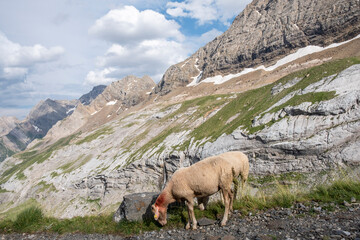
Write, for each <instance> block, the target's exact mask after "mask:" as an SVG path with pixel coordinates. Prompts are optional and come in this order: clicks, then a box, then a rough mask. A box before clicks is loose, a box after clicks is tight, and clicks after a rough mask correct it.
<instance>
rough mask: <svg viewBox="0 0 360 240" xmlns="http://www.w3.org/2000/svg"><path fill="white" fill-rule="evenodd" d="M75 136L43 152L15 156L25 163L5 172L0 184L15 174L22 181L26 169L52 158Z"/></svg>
mask: <svg viewBox="0 0 360 240" xmlns="http://www.w3.org/2000/svg"><path fill="white" fill-rule="evenodd" d="M75 136H76V135H70V136H67V137H64V138H61V139H59V140H58V141H57V142H55V143H54V144H53V145H51V146H49V147H47V148H45V149H44V150H42V151H26V152H23V153H18V154H16V155H15V156H16V157H17V158H19V159H21V160H23V161H22V162H21V163H19V164H16V165H15V166H13V167H11V168H9V169H7V170H6V171H4V173H3V174H2V175H1V178H0V184H1V183H4V182H6V181H8V180H9V179H10V178H11V176H13V175H14V174H16V176H17V177H18V178H19V177H20V179H22V178H23V177H24V176H25V175H24V173H23V172H24V170H25V169H27V168H29V167H31V165H33V164H34V163H38V164H40V163H43V162H44V161H46V160H47V159H48V158H49V157H50V156H51V154H52V153H53V152H54V151H56V150H58V149H60V148H62V147H64V146H67V145H68V144H69V143H70V141H71V140H72V139H73V138H74V137H75Z"/></svg>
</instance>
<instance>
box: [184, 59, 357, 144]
mask: <svg viewBox="0 0 360 240" xmlns="http://www.w3.org/2000/svg"><path fill="white" fill-rule="evenodd" d="M358 63H360V59H359V58H356V57H354V58H348V59H342V60H338V61H333V62H329V63H325V64H323V65H320V66H316V67H313V68H310V69H306V70H301V71H298V72H295V73H292V74H290V75H288V76H286V77H284V78H282V79H280V80H279V81H277V82H275V83H273V84H269V85H267V86H264V87H261V88H258V89H254V90H250V91H247V92H244V93H241V94H238V96H237V98H236V99H234V100H233V101H231V102H230V103H229V104H227V105H226V106H224V107H223V108H222V109H221V110H220V111H219V112H218V113H217V114H216V115H215V116H213V117H212V118H210V119H209V120H208V121H206V122H205V123H203V124H202V125H200V126H199V127H198V128H196V129H195V130H194V131H193V132H192V133H191V137H193V138H194V139H195V140H201V139H204V138H207V137H210V138H211V140H216V139H217V138H218V137H219V136H221V135H222V134H223V133H226V134H230V133H231V132H233V131H234V130H235V129H236V128H238V127H240V126H242V127H243V128H244V129H247V130H248V131H249V133H254V132H256V131H258V130H261V129H262V128H264V126H259V127H251V124H252V120H253V119H254V118H255V117H256V116H258V115H260V114H261V113H264V112H265V111H266V110H267V109H268V108H270V107H271V106H273V105H274V104H275V103H276V102H278V101H279V100H281V99H282V98H284V97H285V96H286V95H287V94H289V93H291V92H293V91H296V90H300V89H304V88H306V87H307V86H309V85H310V84H312V83H315V82H318V81H320V80H321V79H323V78H325V77H329V76H331V75H334V74H338V73H340V72H341V71H343V70H345V69H346V68H348V67H350V66H352V65H354V64H358ZM296 77H297V78H300V79H302V80H301V81H300V82H298V83H297V84H295V85H294V86H292V87H290V88H287V89H284V90H283V91H282V92H280V93H278V94H276V95H271V89H272V88H273V87H274V86H275V85H277V84H279V83H282V84H285V83H286V82H288V81H290V80H292V79H294V78H296ZM334 97H335V92H318V93H309V94H305V95H301V96H294V97H293V98H292V99H290V100H289V101H288V102H286V103H284V104H283V105H281V106H279V107H277V108H275V109H272V111H277V110H279V109H281V108H283V107H285V106H294V105H298V104H301V103H303V102H312V103H315V102H319V101H324V100H329V99H332V98H334ZM235 115H237V116H238V117H236V118H235V119H233V120H232V121H231V122H228V121H229V119H231V118H232V117H233V116H235ZM187 144H189V142H187Z"/></svg>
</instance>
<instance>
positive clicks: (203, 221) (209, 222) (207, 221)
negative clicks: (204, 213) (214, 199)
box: [197, 217, 216, 226]
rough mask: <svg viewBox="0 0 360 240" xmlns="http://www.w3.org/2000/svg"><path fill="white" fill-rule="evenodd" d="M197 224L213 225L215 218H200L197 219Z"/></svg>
mask: <svg viewBox="0 0 360 240" xmlns="http://www.w3.org/2000/svg"><path fill="white" fill-rule="evenodd" d="M197 222H198V225H199V226H209V225H214V224H215V223H216V221H215V220H212V219H209V218H205V217H204V218H200V219H198V220H197Z"/></svg>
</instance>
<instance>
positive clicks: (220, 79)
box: [187, 34, 360, 87]
mask: <svg viewBox="0 0 360 240" xmlns="http://www.w3.org/2000/svg"><path fill="white" fill-rule="evenodd" d="M357 38H360V34H359V35H357V36H356V37H355V38H353V39H350V40H348V41H345V42H341V43H333V44H331V45H329V46H327V47H319V46H313V45H310V46H307V47H304V48H300V49H298V50H297V51H296V52H295V53H292V54H289V55H287V56H286V57H284V58H282V59H280V60H279V61H277V62H276V63H275V64H274V65H272V66H270V67H265V66H264V65H261V66H259V67H257V68H245V69H244V70H243V71H241V72H239V73H236V74H229V75H226V76H221V75H217V76H214V77H208V78H206V79H204V80H203V81H201V82H207V83H214V84H222V83H224V82H227V81H229V80H230V79H233V78H235V77H240V76H242V75H245V74H248V73H251V72H255V71H257V70H264V71H267V72H271V71H273V70H275V69H276V68H278V67H281V66H283V65H285V64H287V63H290V62H292V61H295V60H297V59H299V58H301V57H304V56H307V55H310V54H313V53H317V52H321V51H324V50H327V49H331V48H335V47H339V46H341V45H343V44H346V43H349V42H351V41H353V40H355V39H357ZM195 66H196V65H195ZM195 78H197V77H195ZM200 78H201V77H200ZM193 79H194V78H193ZM195 80H197V81H199V80H200V79H194V80H193V81H192V82H191V83H190V84H188V85H187V86H188V87H190V86H195V85H197V83H196V82H195Z"/></svg>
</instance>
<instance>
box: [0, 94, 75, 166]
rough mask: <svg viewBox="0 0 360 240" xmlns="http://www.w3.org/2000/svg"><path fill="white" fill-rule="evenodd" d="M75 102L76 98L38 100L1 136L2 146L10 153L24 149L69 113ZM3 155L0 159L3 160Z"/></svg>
mask: <svg viewBox="0 0 360 240" xmlns="http://www.w3.org/2000/svg"><path fill="white" fill-rule="evenodd" d="M76 104H77V100H73V101H59V100H51V99H47V100H45V101H40V102H39V103H38V104H37V105H36V106H35V107H34V108H33V109H32V110H31V111H30V113H29V115H28V116H27V118H26V119H25V120H23V121H21V122H20V121H17V122H16V123H15V125H14V124H13V126H12V128H11V130H10V131H8V133H7V134H6V135H4V136H2V137H1V138H2V139H1V141H2V142H3V144H4V147H6V148H8V149H10V150H11V151H12V153H13V152H17V151H19V150H24V149H25V148H26V146H27V145H28V144H29V143H30V142H31V141H33V140H34V139H37V138H42V137H44V136H45V135H46V133H47V132H48V131H49V129H50V128H51V127H52V126H53V125H54V124H55V123H57V122H58V121H59V120H62V119H64V118H65V117H67V116H68V115H70V114H71V113H72V111H73V110H74V109H75V105H76ZM4 157H5V156H3V157H2V158H0V160H3V159H4Z"/></svg>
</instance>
